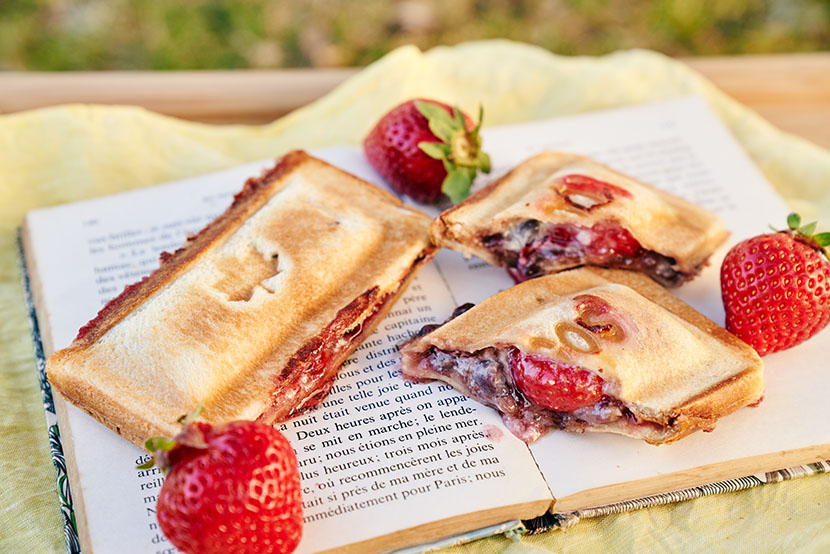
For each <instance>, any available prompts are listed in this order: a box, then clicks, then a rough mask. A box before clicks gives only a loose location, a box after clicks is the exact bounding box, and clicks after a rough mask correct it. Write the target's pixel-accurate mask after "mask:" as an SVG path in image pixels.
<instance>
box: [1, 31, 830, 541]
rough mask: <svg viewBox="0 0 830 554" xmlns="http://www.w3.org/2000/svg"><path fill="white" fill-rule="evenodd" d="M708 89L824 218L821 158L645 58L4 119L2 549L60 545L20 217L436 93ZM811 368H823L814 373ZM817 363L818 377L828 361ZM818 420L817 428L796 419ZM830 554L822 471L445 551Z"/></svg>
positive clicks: (497, 115)
mask: <svg viewBox="0 0 830 554" xmlns="http://www.w3.org/2000/svg"><path fill="white" fill-rule="evenodd" d="M689 93H697V94H701V95H703V96H705V97H706V98H707V99H708V100H709V102H710V103H711V104H712V106H713V107H714V108H715V110H716V111H717V113H718V114H719V115H720V117H721V118H722V119H723V121H724V122H725V123H726V124H727V125H728V126H729V127H730V129H731V130H732V132H733V133H734V134H735V136H737V138H738V139H739V140H740V142H741V143H742V144H743V145H744V147H745V148H746V149H747V151H748V152H749V153H750V155H751V156H752V157H753V158H754V159H755V161H756V162H757V163H758V164H759V165H760V166H761V168H762V170H763V171H764V173H765V174H766V175H767V177H768V178H769V179H770V180H771V181H772V182H773V183H774V185H775V186H776V188H777V189H778V191H779V192H780V193H781V194H782V195H784V196H785V197H786V198H787V200H788V201H789V203H790V204H791V206H792V207H793V208H796V209H798V210H799V211H801V212H802V213H803V214H804V215H805V216H806V217H807V218H812V217H820V216H823V218H824V220H825V222H828V221H830V152H828V151H826V150H823V149H821V148H819V147H817V146H815V145H813V144H811V143H808V142H807V141H804V140H801V139H799V138H796V137H793V136H789V135H786V134H784V133H781V132H780V131H778V130H776V129H775V128H773V127H772V126H771V125H769V124H768V123H766V122H765V121H763V120H762V119H760V118H759V117H758V116H757V115H756V114H754V113H752V112H750V111H749V110H747V109H746V108H744V107H742V106H740V105H738V104H737V103H735V102H734V101H732V100H730V99H729V98H727V97H726V96H725V95H723V94H722V93H720V92H719V91H718V90H716V89H715V88H714V87H713V86H712V85H711V84H710V83H708V82H707V81H706V80H704V79H703V78H701V77H700V76H698V75H697V74H695V73H693V72H692V71H690V70H689V69H688V68H687V67H686V66H684V65H682V64H681V63H678V62H675V61H673V60H671V59H668V58H666V57H664V56H662V55H659V54H656V53H653V52H648V51H627V52H619V53H615V54H611V55H608V56H604V57H601V58H588V57H560V56H555V55H553V54H551V53H549V52H547V51H545V50H542V49H539V48H535V47H531V46H527V45H523V44H518V43H512V42H507V41H486V42H476V43H467V44H462V45H459V46H455V47H451V48H450V47H441V48H436V49H433V50H430V51H429V52H426V53H421V52H420V51H419V50H417V49H416V48H414V47H404V48H400V49H398V50H396V51H394V52H392V53H391V54H389V55H388V56H386V57H384V58H383V59H382V60H380V61H379V62H377V63H375V64H373V65H372V66H370V67H368V68H366V69H365V70H364V71H363V72H361V73H359V74H358V75H356V76H355V77H353V78H352V79H350V80H349V81H348V82H346V83H344V84H343V85H342V86H340V87H339V88H337V90H335V91H334V92H332V93H331V94H329V95H328V96H326V97H325V98H323V99H321V100H319V101H317V102H315V103H313V104H311V105H309V106H308V107H306V108H303V109H300V110H298V111H296V112H294V113H292V114H290V115H288V116H286V117H284V118H282V119H280V120H278V121H276V122H274V123H272V124H270V125H265V126H260V127H251V126H221V127H220V126H209V125H201V124H196V123H188V122H183V121H178V120H175V119H171V118H168V117H164V116H161V115H158V114H154V113H150V112H147V111H145V110H142V109H138V108H134V107H102V106H77V105H76V106H64V107H56V108H48V109H42V110H35V111H32V112H27V113H21V114H13V115H6V116H0V475H2V479H0V552H4V553H5V552H9V553H16V552H63V551H64V543H63V536H62V530H61V520H60V518H59V511H58V497H57V493H56V488H55V483H54V469H53V467H52V465H51V459H50V454H49V449H48V444H47V433H46V429H45V425H44V417H43V411H42V405H41V400H40V391H39V388H38V382H37V379H36V374H35V369H34V360H33V356H32V349H31V344H30V335H29V328H28V323H27V320H26V314H25V309H24V305H23V299H22V291H21V287H20V284H19V273H18V269H17V266H16V253H15V252H16V246H15V240H14V231H15V229H16V228H17V227H18V226H19V225H20V223H21V220H22V217H23V214H24V213H25V212H26V211H27V210H30V209H32V208H36V207H40V206H46V205H51V204H58V203H62V202H69V201H74V200H79V199H82V198H88V197H92V196H96V195H102V194H108V193H112V192H117V191H121V190H125V189H130V188H135V187H141V186H146V185H150V184H155V183H159V182H163V181H168V180H171V179H176V178H181V177H186V176H190V175H195V174H199V173H204V172H208V171H213V170H218V169H222V168H227V167H231V166H234V165H237V164H240V163H243V162H248V161H252V160H257V159H262V158H267V157H275V156H278V155H280V154H281V153H283V152H285V151H287V150H289V149H293V148H314V147H320V146H327V145H334V144H357V143H358V142H359V141H360V139H361V138H362V137H363V136H364V135H365V133H366V132H367V131H368V129H369V128H370V127H371V125H372V124H373V123H374V122H375V121H376V120H377V119H378V118H379V117H380V115H382V114H383V113H384V112H385V111H386V110H388V109H389V108H391V107H392V106H393V105H395V104H397V103H399V102H400V101H402V100H404V99H407V98H410V97H413V96H427V97H431V98H437V99H441V100H444V101H447V102H450V103H453V104H460V105H461V106H462V107H463V108H465V109H467V110H469V111H471V112H474V111H476V110H477V106H478V104H479V103H480V102H481V103H483V105H484V108H485V114H486V115H485V123H486V124H487V125H495V124H501V123H511V122H520V121H527V120H532V119H537V118H544V117H551V116H556V115H564V114H569V113H577V112H582V111H587V110H593V109H599V108H608V107H613V106H620V105H625V104H630V103H638V102H643V101H648V100H657V99H662V98H668V97H672V96H678V95H682V94H689ZM817 369H820V368H817ZM825 369H826V368H825ZM805 424H817V425H823V424H826V423H825V422H805ZM502 549H507V550H508V551H509V552H511V553H515V552H522V551H526V552H545V551H548V550H551V551H555V552H569V551H577V552H582V551H595V550H596V551H599V550H602V551H621V552H622V551H624V552H631V551H634V552H639V551H645V550H648V551H651V550H662V551H680V550H685V551H706V552H709V551H712V550H714V551H724V552H731V551H759V552H767V551H773V550H775V551H781V552H790V551H793V550H796V549H802V550H807V551H810V550H812V551H815V552H822V551H828V550H830V475H821V476H816V477H809V478H803V479H798V480H795V481H790V482H785V483H781V484H776V485H767V486H764V487H761V488H759V489H754V490H751V491H747V492H742V493H734V494H728V495H720V496H715V497H708V498H704V499H699V500H695V501H691V502H687V503H684V504H679V505H673V506H668V507H659V508H652V509H648V510H641V511H638V512H633V513H627V514H621V515H616V516H608V517H603V518H598V519H595V520H585V521H582V522H580V523H579V524H578V525H577V526H575V527H574V528H572V529H569V530H567V531H559V532H554V533H547V534H544V535H540V536H536V537H531V538H525V539H523V540H522V541H521V542H514V543H511V542H510V540H509V539H506V538H495V539H488V540H486V541H480V542H478V543H475V544H473V545H468V546H465V547H457V548H454V549H451V551H453V552H495V551H500V550H502Z"/></svg>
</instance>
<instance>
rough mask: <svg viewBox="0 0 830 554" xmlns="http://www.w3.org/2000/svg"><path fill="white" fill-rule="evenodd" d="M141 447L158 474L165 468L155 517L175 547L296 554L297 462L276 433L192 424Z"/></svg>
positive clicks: (230, 553) (249, 426)
mask: <svg viewBox="0 0 830 554" xmlns="http://www.w3.org/2000/svg"><path fill="white" fill-rule="evenodd" d="M146 446H147V449H148V450H151V451H153V452H154V453H155V455H156V460H155V461H156V463H157V464H158V465H159V467H161V468H162V469H165V468H169V473H168V474H167V477H166V478H165V480H164V485H163V486H162V489H161V493H160V494H159V497H158V501H157V505H156V517H157V518H158V522H159V525H160V527H161V530H162V532H163V533H164V535H165V536H166V537H167V539H168V540H169V541H170V542H171V543H172V544H173V545H174V546H175V547H176V548H178V549H179V550H181V551H182V552H186V553H197V552H198V553H201V554H220V553H222V554H254V553H281V554H283V553H288V552H292V551H293V550H294V549H295V548H296V547H297V544H298V543H299V542H300V535H301V533H302V521H303V516H302V503H301V498H300V478H299V473H298V470H297V460H296V457H295V456H294V450H293V449H292V448H291V445H290V444H289V443H288V441H287V440H286V439H285V437H283V436H282V434H281V433H280V432H279V431H278V430H277V429H275V428H273V427H270V426H267V425H261V424H258V423H254V422H251V421H235V422H232V423H227V424H223V425H215V426H214V425H209V424H207V423H199V422H197V423H190V424H189V425H187V427H185V429H184V431H183V432H182V433H181V434H179V435H178V436H177V437H176V438H175V439H173V440H170V439H161V438H159V439H150V440H149V441H147V444H146ZM152 464H153V460H152V459H151V460H150V461H149V462H148V464H145V465H144V466H141V467H148V466H151V465H152Z"/></svg>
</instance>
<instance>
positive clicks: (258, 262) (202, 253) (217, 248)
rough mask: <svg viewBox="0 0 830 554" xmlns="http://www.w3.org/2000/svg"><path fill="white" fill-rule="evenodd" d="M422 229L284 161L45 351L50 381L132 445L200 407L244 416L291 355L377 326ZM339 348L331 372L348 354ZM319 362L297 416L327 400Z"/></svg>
mask: <svg viewBox="0 0 830 554" xmlns="http://www.w3.org/2000/svg"><path fill="white" fill-rule="evenodd" d="M428 225H429V218H428V217H427V216H426V215H424V214H422V213H421V212H419V211H417V210H414V209H412V208H408V207H406V206H404V205H403V204H402V203H401V202H400V201H399V200H398V199H397V198H395V197H394V196H393V195H391V194H389V193H386V192H385V191H382V190H381V189H378V188H376V187H374V186H373V185H371V184H369V183H366V182H365V181H362V180H360V179H358V178H356V177H354V176H352V175H350V174H348V173H346V172H343V171H341V170H339V169H337V168H335V167H333V166H331V165H329V164H327V163H325V162H323V161H321V160H318V159H316V158H313V157H311V156H309V155H308V154H306V153H305V152H302V151H295V152H291V153H288V154H286V155H285V156H283V158H282V159H281V160H279V162H278V163H277V164H276V166H275V167H273V168H272V169H270V170H268V171H266V172H264V173H263V174H262V176H260V177H259V178H252V179H249V180H248V181H247V182H246V183H245V185H244V187H243V188H242V190H241V191H240V192H239V193H238V194H237V195H236V196H235V197H234V200H233V203H232V204H231V206H230V207H229V208H228V209H227V210H226V211H225V212H224V213H223V214H221V215H220V216H219V217H217V218H216V219H215V220H214V221H213V222H211V223H210V224H208V225H207V226H206V227H205V228H204V229H202V231H200V232H199V233H198V234H196V235H195V236H192V237H190V238H189V239H188V241H187V242H186V244H185V245H183V246H182V247H181V248H179V249H178V250H176V251H175V252H174V253H172V254H166V253H165V254H162V256H161V265H160V267H159V268H158V269H157V270H155V271H154V272H153V273H152V274H151V275H149V276H148V277H146V278H145V279H143V280H142V281H140V282H138V283H136V284H135V285H132V286H130V287H127V289H125V291H124V292H123V293H122V294H121V295H119V296H118V297H116V298H115V299H113V300H112V301H111V302H110V303H109V304H108V305H107V306H105V307H104V308H103V309H102V310H101V312H100V313H99V314H98V315H97V316H96V317H95V318H93V319H92V320H91V321H90V322H89V323H88V324H87V325H86V326H84V327H83V328H82V329H81V330H80V332H79V334H78V337H77V338H76V340H75V341H74V342H73V343H72V345H70V346H69V347H68V348H65V349H63V350H60V351H58V352H56V353H55V354H53V355H52V356H51V357H50V358H49V360H48V361H47V374H48V375H49V380H50V382H51V383H52V384H53V386H54V387H55V388H56V389H57V390H59V391H60V392H61V394H63V395H64V396H65V397H66V398H67V399H69V400H70V401H71V402H72V403H73V404H76V405H78V406H79V407H81V409H83V410H85V411H86V412H88V413H90V414H91V415H93V417H95V418H96V419H98V420H99V421H101V422H102V423H104V424H105V425H107V426H108V427H110V428H111V429H113V430H114V431H116V432H117V433H119V434H121V435H122V436H124V437H125V438H127V439H128V440H130V441H131V442H133V443H135V444H137V445H140V446H141V445H143V443H144V441H145V440H146V439H147V438H149V437H151V436H157V435H171V434H175V433H176V432H177V430H178V426H177V424H176V423H175V421H176V419H177V418H178V416H179V415H182V414H184V413H187V412H189V411H191V410H192V409H193V408H194V407H195V404H196V403H199V402H201V403H203V404H205V410H204V412H203V417H204V419H205V420H206V421H208V422H220V421H229V420H233V419H256V418H257V417H259V416H261V415H262V414H263V413H266V412H268V406H269V405H270V403H271V399H272V397H273V395H274V394H277V391H275V388H278V387H280V386H283V387H284V388H287V385H286V382H285V377H286V376H285V375H283V371H284V367H286V364H287V363H288V362H289V360H290V359H291V358H292V356H294V355H295V353H297V352H299V351H300V350H301V349H302V347H303V345H307V344H309V343H310V342H313V340H314V337H316V336H318V335H319V334H320V333H321V332H322V331H324V330H325V329H327V328H328V326H330V325H333V324H337V323H338V322H340V323H342V324H343V325H341V326H340V327H337V326H336V325H335V327H337V331H338V332H340V333H343V334H346V333H349V332H352V335H353V336H352V338H353V339H354V337H356V336H363V335H365V333H366V332H371V330H372V329H373V328H374V326H375V325H377V323H379V321H380V317H378V314H381V315H382V314H384V313H385V312H386V311H387V310H388V309H389V307H390V306H391V302H393V301H394V299H395V298H397V297H398V296H399V295H400V294H401V292H402V291H403V289H404V287H405V284H406V283H407V282H408V281H409V280H410V279H411V278H412V276H413V275H414V273H415V271H416V270H417V268H418V267H420V266H421V265H422V264H423V263H425V262H426V261H428V260H429V259H430V258H431V257H432V256H433V255H434V253H435V250H436V249H435V247H434V246H432V245H431V244H429V240H428V231H427V230H428ZM274 251H275V252H276V253H275V254H273V255H272V253H273V252H274ZM361 299H365V301H364V300H361ZM350 306H352V307H359V310H358V309H351V310H350V309H348V308H349V307H350ZM372 316H374V317H372ZM347 319H348V325H346V320H347ZM341 327H342V328H341ZM346 339H348V337H346ZM344 342H345V347H341V348H339V350H338V352H337V360H335V361H336V362H337V365H335V366H334V368H335V371H336V368H337V367H339V361H342V360H343V359H344V358H345V357H347V356H348V354H349V353H350V352H351V351H353V350H354V348H356V347H357V345H358V344H359V343H358V342H355V340H345V339H344ZM315 355H317V354H315ZM331 365H333V364H332V362H331V361H330V360H327V363H325V364H323V366H324V367H325V369H326V370H325V371H323V372H322V373H320V374H319V375H315V376H314V379H306V380H305V381H304V383H305V384H304V385H303V387H305V388H304V389H303V392H302V393H299V396H298V397H297V398H296V407H298V408H299V409H302V406H303V402H304V401H305V399H306V398H305V397H306V396H307V395H312V394H315V391H317V390H318V389H319V388H320V387H322V388H324V389H325V391H326V392H327V390H328V387H327V386H326V380H329V381H330V380H331V379H333V375H334V372H335V371H328V369H329V367H330V366H331ZM294 377H296V376H294ZM329 386H330V383H329ZM295 392H296V391H295ZM318 396H320V395H318ZM306 407H308V405H306ZM295 412H296V410H286V411H283V412H282V413H281V414H276V415H279V416H283V417H288V415H289V414H292V413H295ZM274 415H275V414H272V416H274ZM271 420H273V417H272V418H271Z"/></svg>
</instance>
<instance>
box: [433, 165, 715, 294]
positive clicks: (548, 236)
mask: <svg viewBox="0 0 830 554" xmlns="http://www.w3.org/2000/svg"><path fill="white" fill-rule="evenodd" d="M431 234H432V240H433V242H434V243H435V244H437V245H438V246H443V247H446V248H452V249H454V250H458V251H460V252H462V253H464V254H465V255H468V256H469V255H475V256H478V257H479V258H481V259H483V260H485V261H486V262H488V263H490V264H493V265H498V266H504V267H506V268H507V269H508V271H509V272H510V274H511V275H512V276H513V278H514V280H516V281H517V282H521V281H525V280H527V279H531V278H534V277H538V276H540V275H547V274H551V273H555V272H557V271H562V270H565V269H570V268H573V267H577V266H581V265H593V266H601V267H609V268H618V269H629V270H634V271H639V272H642V273H644V274H646V275H648V276H649V277H651V278H653V279H655V280H656V281H658V282H659V283H661V284H662V285H664V286H668V287H674V286H678V285H680V284H682V283H684V282H686V281H688V280H690V279H692V278H693V277H694V276H695V275H697V273H698V272H699V271H700V269H701V268H702V267H703V266H704V265H705V264H706V262H707V260H708V259H709V257H710V256H711V255H712V253H713V252H714V251H715V250H716V249H717V247H718V246H720V245H721V244H722V243H723V242H724V241H725V240H726V238H727V236H728V233H727V231H726V229H725V227H724V225H723V222H722V221H721V220H720V218H719V217H718V216H716V215H715V214H713V213H711V212H709V211H708V210H705V209H703V208H701V207H700V206H697V205H695V204H693V203H691V202H688V201H686V200H684V199H682V198H679V197H677V196H674V195H672V194H669V193H667V192H665V191H662V190H659V189H657V188H654V187H652V186H650V185H648V184H646V183H643V182H640V181H638V180H636V179H633V178H631V177H628V176H626V175H623V174H621V173H618V172H616V171H614V170H612V169H610V168H608V167H605V166H604V165H602V164H599V163H597V162H595V161H593V160H590V159H588V158H585V157H582V156H578V155H575V154H563V153H558V152H543V153H541V154H538V155H536V156H533V157H532V158H530V159H528V160H526V161H524V162H522V163H521V164H519V165H518V166H517V167H516V168H514V169H513V170H512V171H510V172H509V173H507V174H506V175H505V176H503V177H501V178H500V179H497V180H496V181H494V182H492V183H491V184H489V185H488V186H486V187H485V188H483V189H482V190H480V191H478V192H477V193H475V194H473V195H472V196H470V197H469V198H467V199H466V200H464V201H463V202H461V203H460V204H458V205H457V206H455V207H453V208H450V209H449V210H447V211H445V212H444V213H442V214H441V215H440V216H439V217H438V218H437V219H436V220H435V222H434V223H433V224H432V228H431Z"/></svg>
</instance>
